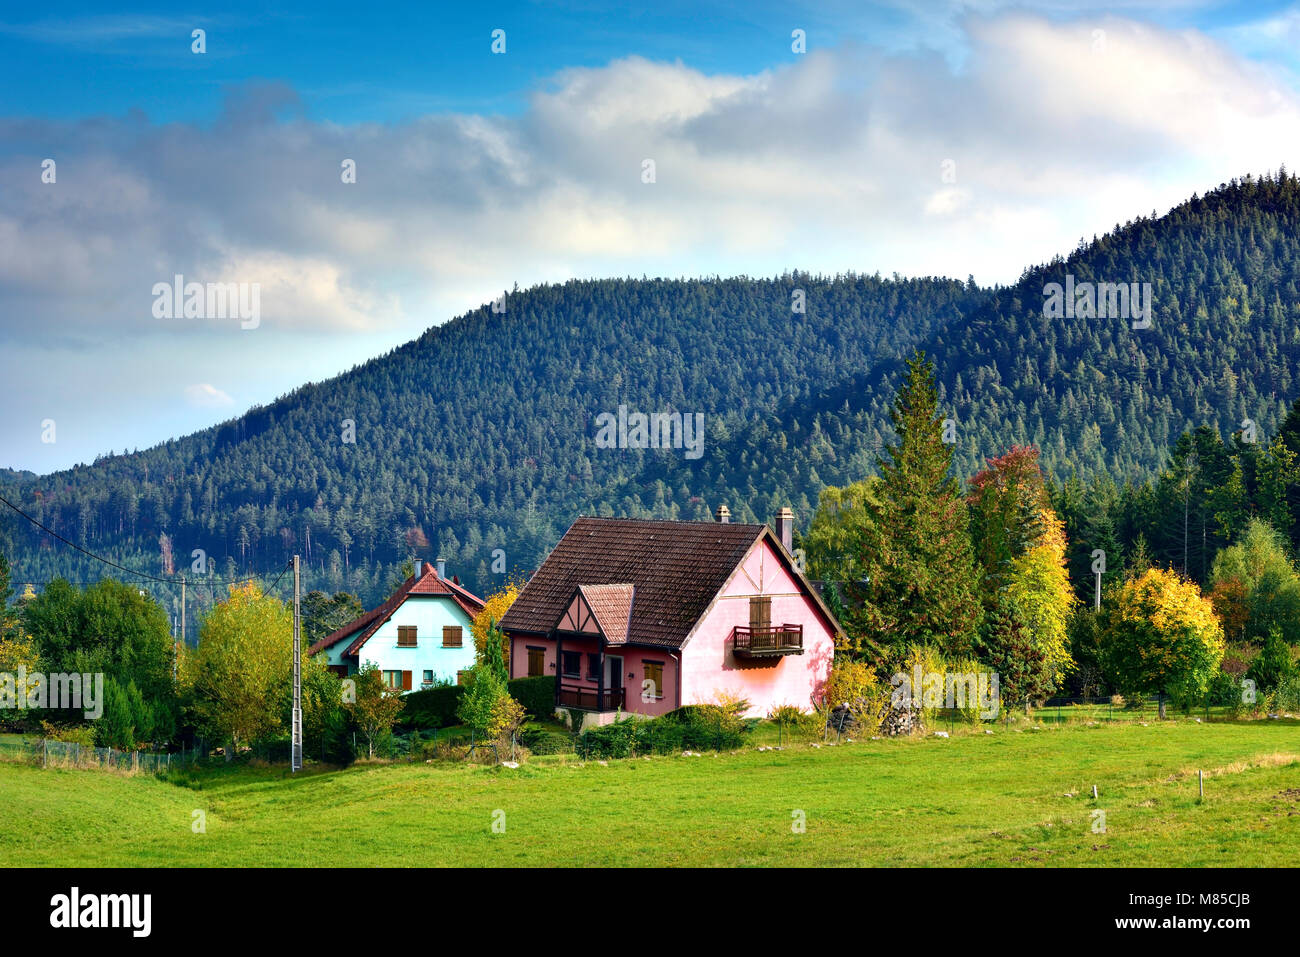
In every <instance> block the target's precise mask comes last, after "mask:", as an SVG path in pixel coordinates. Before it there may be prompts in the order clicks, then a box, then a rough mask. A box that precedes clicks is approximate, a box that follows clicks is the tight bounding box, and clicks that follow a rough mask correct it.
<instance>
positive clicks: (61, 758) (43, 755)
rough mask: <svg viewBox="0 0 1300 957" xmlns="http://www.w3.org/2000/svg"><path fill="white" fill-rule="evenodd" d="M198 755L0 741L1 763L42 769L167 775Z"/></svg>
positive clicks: (36, 740)
mask: <svg viewBox="0 0 1300 957" xmlns="http://www.w3.org/2000/svg"><path fill="white" fill-rule="evenodd" d="M200 756H201V752H200V751H198V750H189V751H183V752H180V753H178V754H154V753H151V752H148V751H118V750H117V749H116V748H96V747H92V746H89V745H83V744H81V743H79V742H76V741H55V740H53V739H51V738H23V739H12V738H9V739H4V738H0V760H5V761H14V762H19V763H24V764H33V765H36V766H37V767H42V768H90V769H94V768H98V769H101V770H110V771H123V772H144V773H146V774H166V773H167V772H168V771H170V770H171V769H172V768H179V767H186V766H189V765H191V764H193V763H194V762H195V761H196V760H198V759H199V757H200Z"/></svg>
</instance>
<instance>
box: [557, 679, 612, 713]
mask: <svg viewBox="0 0 1300 957" xmlns="http://www.w3.org/2000/svg"><path fill="white" fill-rule="evenodd" d="M557 699H558V700H557V701H556V705H557V706H558V707H561V708H573V709H575V710H577V711H617V710H618V709H620V708H623V709H624V710H626V705H627V695H626V692H625V691H624V690H623V689H622V688H606V689H605V690H604V692H601V691H598V690H596V688H594V687H592V686H590V685H587V686H583V685H566V684H561V685H560V689H559V693H558V695H557Z"/></svg>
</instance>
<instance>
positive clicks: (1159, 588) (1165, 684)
mask: <svg viewBox="0 0 1300 957" xmlns="http://www.w3.org/2000/svg"><path fill="white" fill-rule="evenodd" d="M1102 616H1103V618H1102V635H1101V661H1102V667H1103V668H1104V669H1105V670H1106V672H1107V675H1108V677H1109V678H1110V679H1111V681H1112V682H1113V683H1114V684H1115V685H1116V686H1117V687H1118V688H1120V689H1121V690H1122V691H1123V692H1124V693H1126V694H1130V693H1136V694H1148V693H1159V694H1167V695H1169V696H1170V697H1172V698H1173V699H1174V700H1175V701H1184V702H1195V701H1199V700H1200V699H1201V698H1202V697H1203V696H1204V695H1205V693H1206V692H1207V691H1208V690H1209V686H1210V680H1211V678H1212V677H1213V676H1214V673H1215V670H1216V669H1217V668H1218V667H1219V662H1220V661H1222V660H1223V651H1224V644H1223V626H1222V625H1221V624H1220V623H1219V619H1218V616H1217V615H1215V613H1214V606H1213V605H1212V604H1211V603H1210V601H1209V600H1208V599H1206V598H1204V597H1202V595H1201V590H1200V589H1199V588H1197V586H1196V584H1195V582H1191V581H1187V580H1186V579H1183V578H1181V577H1180V576H1179V575H1178V574H1176V573H1175V572H1173V571H1169V570H1165V569H1161V568H1149V569H1147V570H1146V571H1145V572H1143V573H1142V574H1141V575H1137V576H1134V577H1132V578H1130V579H1129V580H1128V581H1126V582H1124V584H1123V585H1121V586H1120V587H1119V589H1118V591H1117V593H1116V596H1115V601H1114V602H1112V603H1110V604H1109V606H1108V607H1107V608H1106V609H1105V610H1104V611H1103V613H1102Z"/></svg>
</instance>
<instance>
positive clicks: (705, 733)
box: [578, 704, 758, 758]
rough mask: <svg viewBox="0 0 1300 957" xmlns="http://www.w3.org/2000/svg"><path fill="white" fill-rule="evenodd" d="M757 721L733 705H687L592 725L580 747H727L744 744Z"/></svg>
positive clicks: (615, 753)
mask: <svg viewBox="0 0 1300 957" xmlns="http://www.w3.org/2000/svg"><path fill="white" fill-rule="evenodd" d="M757 724H758V719H757V718H739V717H737V716H736V714H735V712H734V710H733V709H731V708H729V707H725V706H721V705H714V704H694V705H686V706H685V707H682V708H678V709H677V710H675V711H670V712H668V713H667V714H665V715H663V716H662V717H659V718H651V719H650V720H648V721H642V720H636V719H633V718H629V719H627V720H624V721H616V722H615V723H614V724H606V725H602V726H600V727H595V728H588V729H587V730H586V731H584V732H583V733H582V736H581V738H580V739H579V747H578V751H579V753H580V754H582V755H584V756H586V757H589V758H627V757H631V756H633V755H637V754H674V753H676V752H679V751H694V750H700V751H705V750H707V751H715V750H716V751H726V750H732V749H735V748H739V747H741V746H743V745H744V743H745V738H746V736H747V735H748V734H749V733H750V732H751V731H753V729H754V727H755V725H757Z"/></svg>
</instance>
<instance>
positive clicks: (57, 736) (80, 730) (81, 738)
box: [41, 721, 95, 748]
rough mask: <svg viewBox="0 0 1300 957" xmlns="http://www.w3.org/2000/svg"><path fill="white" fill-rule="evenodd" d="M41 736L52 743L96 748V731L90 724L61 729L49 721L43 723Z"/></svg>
mask: <svg viewBox="0 0 1300 957" xmlns="http://www.w3.org/2000/svg"><path fill="white" fill-rule="evenodd" d="M41 736H42V737H46V738H49V739H50V740H51V741H66V742H68V743H69V744H79V745H81V746H82V747H83V748H93V747H94V746H95V729H94V728H92V727H91V726H90V725H88V724H78V725H73V726H71V727H61V726H59V725H55V724H50V722H48V721H42V722H41Z"/></svg>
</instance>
